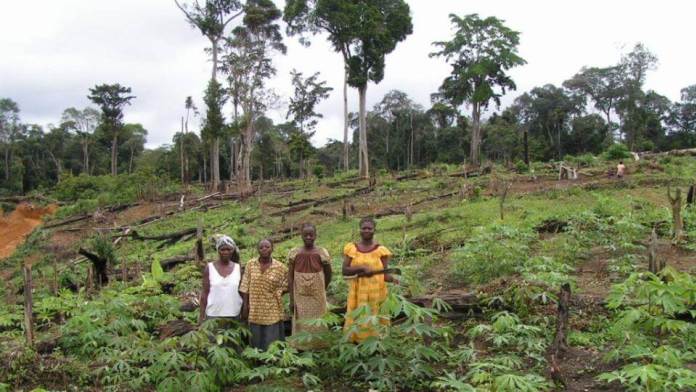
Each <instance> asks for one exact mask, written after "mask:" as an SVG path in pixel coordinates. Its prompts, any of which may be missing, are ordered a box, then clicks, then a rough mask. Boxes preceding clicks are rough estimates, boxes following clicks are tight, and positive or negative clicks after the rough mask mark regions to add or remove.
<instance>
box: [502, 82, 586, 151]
mask: <svg viewBox="0 0 696 392" xmlns="http://www.w3.org/2000/svg"><path fill="white" fill-rule="evenodd" d="M514 105H515V106H516V111H517V112H518V113H519V117H520V118H521V119H522V121H524V123H523V124H522V126H523V127H526V128H528V129H529V134H530V135H531V136H532V138H533V139H534V141H535V142H536V143H533V144H535V146H536V151H534V153H535V155H537V156H541V157H543V158H544V159H552V158H556V159H562V158H563V155H564V151H563V146H564V145H565V142H566V140H567V139H568V134H569V132H570V125H571V120H572V118H573V116H574V115H578V114H580V113H581V112H582V111H583V105H582V98H581V97H577V96H574V95H568V94H567V93H566V91H565V90H563V89H562V88H560V87H556V86H554V85H552V84H547V85H545V86H543V87H535V88H533V89H532V90H531V91H530V92H529V93H524V94H522V95H521V96H519V97H517V98H516V99H515V103H514Z"/></svg>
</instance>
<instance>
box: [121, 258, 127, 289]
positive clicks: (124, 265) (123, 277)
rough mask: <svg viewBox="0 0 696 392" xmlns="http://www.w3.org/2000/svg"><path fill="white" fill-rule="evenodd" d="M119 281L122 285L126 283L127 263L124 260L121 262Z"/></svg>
mask: <svg viewBox="0 0 696 392" xmlns="http://www.w3.org/2000/svg"><path fill="white" fill-rule="evenodd" d="M121 280H122V281H123V283H126V282H128V263H127V261H126V259H123V260H121Z"/></svg>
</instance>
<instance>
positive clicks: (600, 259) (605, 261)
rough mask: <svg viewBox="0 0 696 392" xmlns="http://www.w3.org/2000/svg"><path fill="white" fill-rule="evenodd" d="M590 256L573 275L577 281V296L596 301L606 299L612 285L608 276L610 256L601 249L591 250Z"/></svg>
mask: <svg viewBox="0 0 696 392" xmlns="http://www.w3.org/2000/svg"><path fill="white" fill-rule="evenodd" d="M591 255H592V256H591V257H590V259H589V260H587V261H585V262H584V263H582V264H581V265H579V266H578V267H577V268H576V269H575V272H574V273H573V274H574V275H575V279H576V281H577V287H578V293H577V294H578V295H580V296H584V297H588V298H591V299H593V300H595V301H597V300H602V299H603V298H604V297H606V295H607V294H608V293H609V288H610V287H611V284H612V283H611V280H610V274H609V259H610V258H611V255H610V254H609V252H607V251H605V250H603V249H602V248H601V247H597V248H595V249H593V250H592V252H591Z"/></svg>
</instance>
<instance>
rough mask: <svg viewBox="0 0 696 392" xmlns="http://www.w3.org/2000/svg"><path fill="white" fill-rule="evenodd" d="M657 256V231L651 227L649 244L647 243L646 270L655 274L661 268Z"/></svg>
mask: <svg viewBox="0 0 696 392" xmlns="http://www.w3.org/2000/svg"><path fill="white" fill-rule="evenodd" d="M661 264H663V263H661V262H660V261H659V260H658V258H657V232H655V229H654V228H653V230H652V234H650V244H649V245H648V271H650V272H652V273H653V274H657V273H658V272H660V271H661V270H662V268H661V267H662V265H661Z"/></svg>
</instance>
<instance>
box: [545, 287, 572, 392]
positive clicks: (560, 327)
mask: <svg viewBox="0 0 696 392" xmlns="http://www.w3.org/2000/svg"><path fill="white" fill-rule="evenodd" d="M569 304H570V284H568V283H563V284H562V285H561V292H560V293H559V295H558V313H557V316H556V335H555V336H554V338H553V342H552V343H551V346H549V373H550V374H551V379H553V380H554V381H555V382H556V383H557V384H560V385H563V386H564V387H565V385H566V381H565V379H564V378H563V375H562V374H561V369H560V366H559V365H558V360H559V358H560V356H561V355H562V354H563V353H565V352H566V351H567V350H568V338H567V334H566V331H567V330H568V318H569V316H570V312H569Z"/></svg>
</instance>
